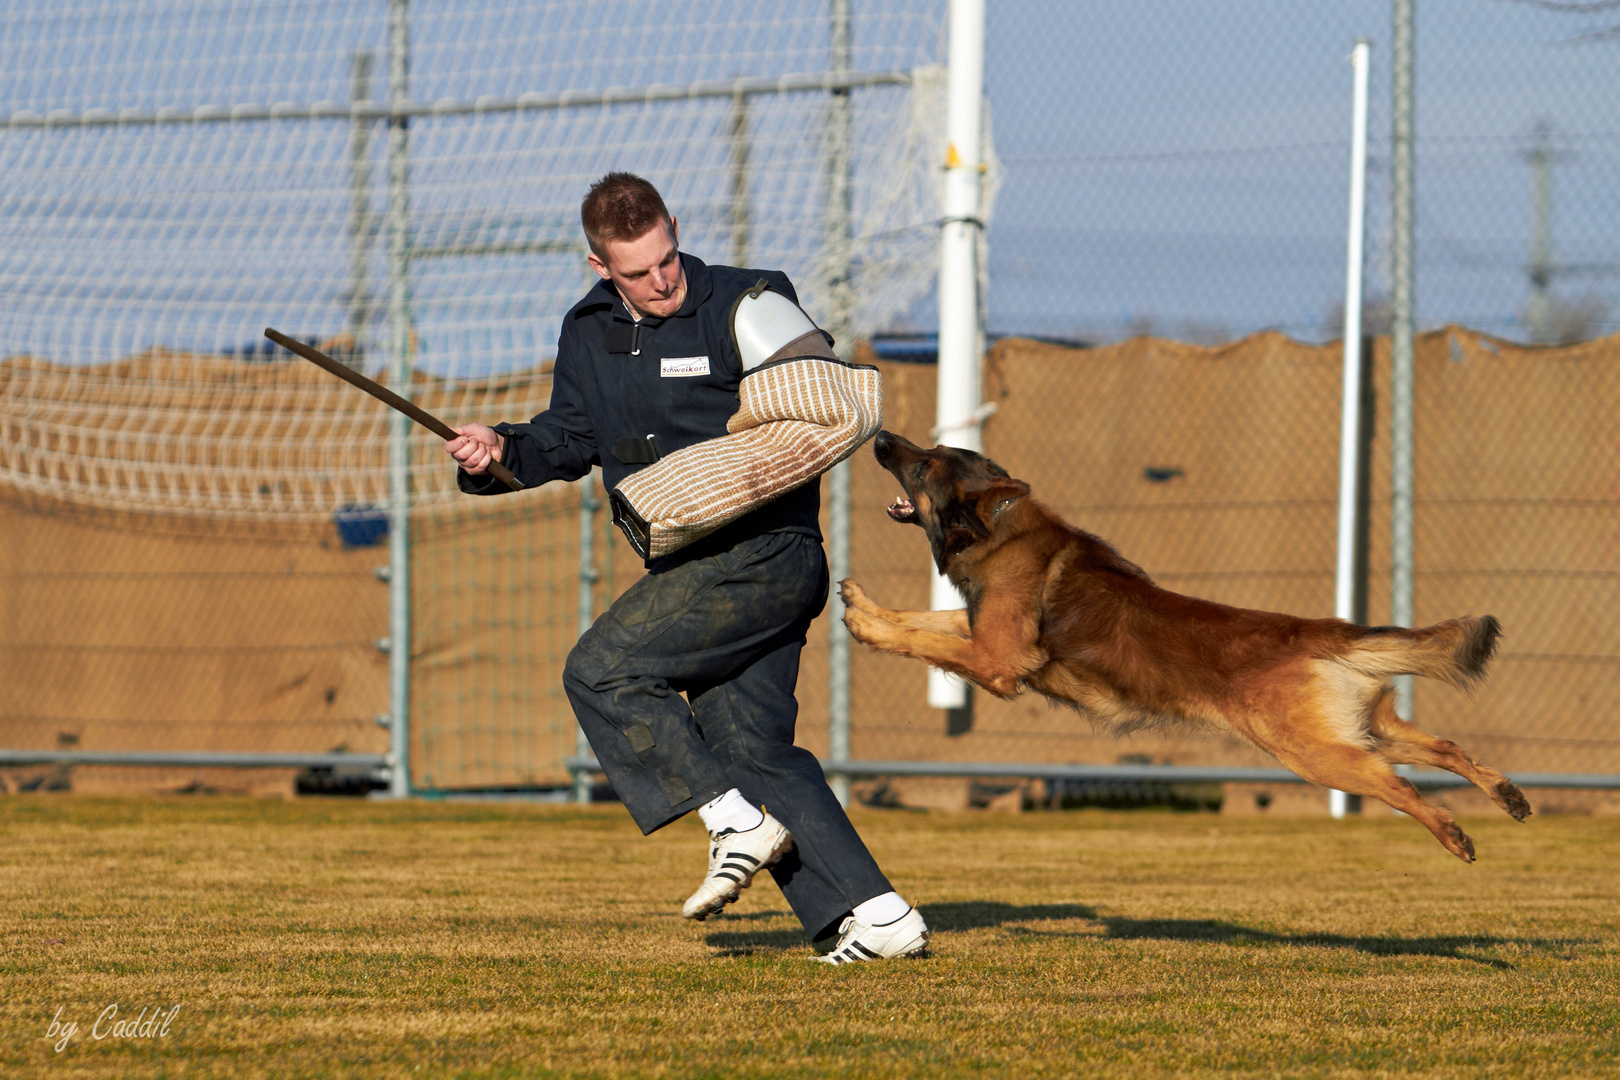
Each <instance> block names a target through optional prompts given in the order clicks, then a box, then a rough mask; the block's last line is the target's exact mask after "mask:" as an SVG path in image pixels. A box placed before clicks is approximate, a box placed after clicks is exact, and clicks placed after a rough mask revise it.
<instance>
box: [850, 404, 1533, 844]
mask: <svg viewBox="0 0 1620 1080" xmlns="http://www.w3.org/2000/svg"><path fill="white" fill-rule="evenodd" d="M874 447H875V450H876V453H877V458H878V462H879V463H880V464H881V465H883V466H884V468H886V469H888V470H889V471H890V472H891V473H893V474H894V475H895V477H896V478H897V479H898V480H899V481H900V483H901V485H902V486H903V487H904V489H905V492H906V500H908V501H909V502H910V504H911V505H910V507H907V506H906V505H905V503H897V504H896V505H895V506H894V507H891V508H890V515H891V516H893V517H896V518H897V520H904V521H909V522H912V523H915V524H918V525H921V526H922V527H923V529H924V530H925V531H926V532H927V534H928V539H929V543H930V546H931V547H932V549H933V552H934V559H935V561H936V563H937V564H938V565H939V568H940V571H941V572H942V573H944V574H945V575H946V576H948V577H949V578H950V580H951V583H952V584H954V585H955V586H956V587H957V589H959V590H960V591H961V593H962V595H963V596H964V597H966V599H967V602H968V608H967V611H966V612H960V611H957V612H917V611H891V610H889V609H887V608H883V607H879V606H878V605H876V604H874V603H873V602H872V601H871V600H869V599H868V598H867V596H866V594H865V592H864V591H862V589H861V587H860V586H859V585H857V584H856V583H855V582H853V581H844V582H841V583H840V590H841V592H842V595H843V598H844V603H845V605H846V611H845V614H844V623H845V625H846V626H848V627H849V631H850V633H851V634H853V635H854V636H855V638H856V639H857V640H859V641H863V642H865V643H866V644H868V645H871V646H873V647H874V648H878V649H882V650H884V651H887V652H895V653H899V654H901V655H903V656H913V657H916V658H917V659H919V660H925V661H927V662H928V663H930V664H932V665H934V666H935V667H939V668H944V669H945V670H948V671H954V672H956V673H957V674H959V675H961V676H963V677H964V678H967V679H969V680H971V681H972V682H974V683H975V684H976V685H978V686H981V687H983V688H984V689H986V690H988V691H989V692H990V693H992V694H995V695H997V696H998V697H1012V696H1013V695H1015V694H1017V693H1019V692H1020V691H1021V689H1022V688H1023V687H1026V686H1027V687H1031V688H1033V689H1035V690H1038V691H1039V692H1040V693H1042V694H1044V695H1046V696H1047V697H1049V698H1052V699H1055V700H1057V701H1060V702H1064V703H1066V704H1069V705H1072V706H1075V707H1076V708H1078V709H1080V710H1082V711H1084V712H1085V713H1087V714H1089V715H1090V716H1092V717H1093V718H1095V719H1096V720H1098V721H1099V722H1101V723H1103V724H1105V725H1107V726H1109V727H1111V728H1113V729H1114V730H1116V731H1125V730H1130V729H1132V728H1138V727H1143V726H1146V725H1150V724H1154V723H1158V722H1162V721H1192V722H1194V723H1201V724H1205V725H1208V726H1211V727H1218V728H1228V729H1230V730H1232V731H1235V732H1237V733H1238V734H1240V735H1242V736H1244V737H1245V738H1247V739H1249V740H1250V741H1251V742H1253V743H1254V744H1255V745H1256V746H1259V747H1260V748H1261V749H1263V750H1265V751H1267V752H1268V753H1270V754H1272V755H1273V756H1275V757H1276V758H1277V759H1278V760H1279V761H1281V762H1282V763H1283V764H1284V765H1286V766H1288V768H1290V769H1292V770H1293V771H1294V772H1296V773H1298V774H1299V775H1300V776H1302V777H1304V778H1305V779H1307V780H1309V781H1311V782H1313V783H1317V784H1321V785H1323V786H1325V787H1332V788H1337V789H1339V790H1340V791H1347V792H1351V793H1352V794H1356V795H1365V796H1371V797H1372V798H1375V799H1379V800H1382V801H1383V802H1385V803H1388V804H1389V805H1390V806H1392V807H1394V808H1395V809H1397V810H1400V811H1402V812H1403V813H1406V814H1409V815H1411V816H1412V817H1414V818H1416V819H1418V820H1419V821H1421V822H1422V823H1423V824H1424V825H1425V826H1427V827H1428V829H1429V831H1430V832H1432V833H1434V835H1435V836H1436V837H1437V838H1438V839H1439V841H1440V843H1441V844H1443V845H1445V847H1446V849H1447V850H1448V851H1450V852H1452V853H1453V854H1454V855H1456V856H1458V857H1459V858H1461V859H1463V860H1465V861H1469V862H1472V861H1473V858H1474V845H1473V841H1471V840H1469V838H1468V837H1467V836H1466V835H1465V834H1464V833H1463V831H1462V830H1461V829H1459V828H1458V827H1457V824H1456V822H1455V820H1453V818H1452V815H1451V814H1450V813H1449V812H1447V811H1446V810H1443V809H1441V808H1439V807H1437V806H1433V805H1431V804H1430V803H1428V802H1425V801H1424V800H1423V799H1422V798H1421V797H1420V796H1419V795H1418V793H1417V790H1416V789H1415V788H1414V787H1413V786H1412V785H1411V784H1410V783H1409V782H1407V781H1406V780H1404V779H1402V778H1401V777H1400V776H1397V775H1396V774H1395V772H1394V770H1393V769H1392V768H1391V766H1392V765H1397V764H1413V765H1426V766H1431V767H1434V768H1440V769H1447V770H1450V771H1451V772H1454V773H1456V774H1457V775H1459V776H1462V777H1465V778H1467V779H1468V780H1469V781H1471V782H1472V783H1474V784H1475V785H1477V786H1478V787H1479V788H1480V789H1481V790H1483V791H1484V792H1485V793H1486V794H1487V795H1489V796H1490V797H1491V798H1492V799H1493V800H1494V801H1495V802H1496V803H1497V805H1499V806H1501V807H1502V809H1504V810H1506V811H1507V812H1508V813H1509V814H1511V815H1513V817H1514V818H1515V819H1517V820H1519V821H1523V820H1524V819H1525V817H1526V816H1528V815H1529V813H1530V805H1529V803H1527V802H1526V801H1525V798H1524V796H1523V795H1522V794H1521V793H1520V792H1519V789H1518V788H1516V787H1514V786H1513V784H1512V783H1510V782H1509V781H1508V779H1507V778H1506V777H1505V776H1503V775H1502V774H1501V773H1499V772H1496V771H1495V770H1494V769H1488V768H1485V767H1484V766H1482V765H1479V764H1477V763H1476V762H1475V761H1474V760H1473V759H1472V758H1470V757H1469V756H1468V755H1467V754H1465V753H1463V751H1462V750H1461V749H1460V748H1459V747H1458V746H1457V745H1456V744H1455V743H1451V742H1448V741H1446V740H1445V739H1439V738H1435V737H1434V736H1432V735H1427V734H1425V733H1424V732H1422V731H1419V730H1418V729H1417V728H1415V727H1413V726H1412V725H1411V724H1408V723H1406V722H1405V721H1403V720H1401V719H1400V717H1398V716H1397V715H1396V714H1395V706H1394V696H1393V693H1392V691H1391V690H1390V688H1389V687H1388V686H1387V685H1386V683H1385V680H1386V679H1387V678H1388V677H1390V676H1392V675H1399V674H1413V675H1427V676H1430V677H1433V678H1438V679H1442V680H1444V681H1446V682H1449V683H1451V684H1452V685H1453V686H1457V687H1459V688H1462V689H1468V688H1470V687H1472V686H1473V685H1475V684H1476V683H1477V682H1478V681H1479V680H1480V679H1481V678H1482V677H1483V676H1484V672H1485V665H1486V662H1487V661H1488V660H1489V659H1490V657H1491V653H1492V651H1493V650H1494V649H1495V647H1496V638H1497V635H1498V634H1499V633H1500V626H1499V625H1498V624H1497V621H1496V620H1495V619H1494V618H1492V617H1491V616H1489V615H1486V616H1482V617H1473V616H1469V617H1465V618H1461V619H1450V620H1447V621H1446V622H1442V623H1436V624H1435V625H1433V626H1427V627H1422V628H1419V629H1404V628H1400V627H1393V626H1380V627H1365V626H1356V625H1354V624H1352V623H1348V622H1344V621H1342V620H1339V619H1304V618H1299V617H1297V616H1293V615H1280V614H1275V613H1272V612H1265V611H1251V610H1248V609H1245V608H1235V607H1229V606H1227V605H1225V604H1217V603H1214V602H1212V601H1209V600H1200V599H1198V598H1196V597H1191V596H1182V595H1179V594H1177V593H1173V592H1169V591H1167V590H1165V589H1161V588H1159V587H1158V586H1157V585H1155V584H1154V583H1153V581H1152V580H1151V579H1150V578H1149V577H1148V575H1147V574H1145V573H1143V571H1142V570H1141V568H1140V567H1138V566H1136V565H1134V564H1133V563H1131V562H1129V561H1127V560H1126V559H1125V558H1124V557H1122V556H1121V555H1120V554H1119V553H1118V552H1117V551H1115V550H1114V549H1113V548H1112V547H1110V546H1109V545H1108V544H1107V543H1105V542H1104V541H1102V540H1100V539H1098V538H1097V537H1095V536H1093V535H1091V534H1090V533H1087V532H1083V531H1081V530H1080V529H1076V528H1074V527H1073V526H1070V525H1068V524H1066V523H1065V522H1064V521H1063V520H1062V519H1061V518H1059V517H1058V516H1057V514H1055V513H1053V512H1052V511H1051V510H1050V509H1048V508H1047V507H1046V506H1044V505H1042V504H1041V503H1040V502H1038V501H1036V500H1035V499H1034V498H1032V497H1031V496H1030V495H1029V485H1027V484H1025V483H1024V482H1023V481H1021V480H1015V479H1012V478H1011V477H1009V476H1008V475H1007V473H1006V472H1005V471H1004V470H1003V469H1001V468H1000V467H999V466H997V465H996V464H995V463H994V462H992V461H990V460H989V459H987V458H985V457H982V456H980V455H978V454H975V453H972V452H971V451H966V450H958V449H955V448H952V447H946V446H940V447H935V448H934V449H932V450H923V449H922V448H920V447H917V446H914V445H912V444H911V443H909V442H907V441H906V440H905V439H902V438H900V437H899V436H898V435H894V434H892V433H891V432H887V431H884V432H879V433H878V436H877V439H876V440H875V443H874Z"/></svg>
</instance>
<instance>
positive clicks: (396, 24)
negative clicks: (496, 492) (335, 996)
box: [388, 0, 411, 798]
mask: <svg viewBox="0 0 1620 1080" xmlns="http://www.w3.org/2000/svg"><path fill="white" fill-rule="evenodd" d="M409 49H410V9H409V0H389V3H388V101H389V103H390V104H400V103H403V102H406V101H409V100H410V53H409ZM409 223H410V142H409V134H408V130H407V128H406V125H405V118H404V117H402V116H396V117H393V118H391V119H390V121H389V124H388V385H389V388H390V389H392V390H393V391H394V392H395V393H396V394H399V395H400V396H401V397H409V396H410V394H411V381H410V374H411V361H410V355H409V352H410V312H409V309H408V306H407V305H408V301H409V284H410V237H409V235H408V234H407V229H408V228H409ZM410 434H411V421H410V418H409V417H407V416H405V415H404V414H402V413H397V412H396V413H392V414H391V424H390V427H389V432H388V569H389V573H388V688H389V698H390V711H391V712H392V714H393V723H392V725H391V727H390V737H389V749H388V756H389V774H388V775H389V780H388V791H389V794H390V795H392V796H394V797H395V798H404V797H406V796H408V795H409V794H410V793H411V767H410V728H409V724H410V699H411V554H410V520H411V519H410V498H411V458H410Z"/></svg>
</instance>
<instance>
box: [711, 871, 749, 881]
mask: <svg viewBox="0 0 1620 1080" xmlns="http://www.w3.org/2000/svg"><path fill="white" fill-rule="evenodd" d="M714 876H715V877H723V878H725V879H726V880H727V881H741V880H742V878H740V877H738V876H737V875H736V874H731V873H727V872H726V871H724V870H716V871H715V872H714Z"/></svg>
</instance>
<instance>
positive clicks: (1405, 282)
mask: <svg viewBox="0 0 1620 1080" xmlns="http://www.w3.org/2000/svg"><path fill="white" fill-rule="evenodd" d="M1413 3H1414V0H1394V5H1395V7H1394V12H1395V28H1394V29H1395V34H1394V38H1395V56H1394V68H1395V86H1394V114H1395V123H1394V129H1395V130H1394V143H1395V145H1394V161H1393V176H1392V185H1391V187H1392V201H1393V203H1394V205H1393V207H1392V208H1391V209H1392V214H1391V218H1392V222H1391V224H1392V229H1391V232H1392V234H1393V235H1392V237H1391V245H1390V246H1391V252H1390V254H1391V260H1390V262H1391V270H1392V273H1391V277H1392V281H1391V283H1390V361H1391V364H1390V366H1391V385H1390V420H1389V437H1390V514H1389V517H1390V553H1389V554H1390V605H1389V621H1390V622H1391V623H1393V624H1394V625H1396V626H1411V625H1412V573H1413V568H1412V548H1413V544H1412V528H1413V523H1412V360H1413V356H1412V352H1413V342H1412V338H1413V332H1414V331H1413V322H1414V308H1415V302H1414V297H1413V285H1414V282H1413V271H1414V264H1413V261H1412V255H1413V252H1412V234H1413V228H1412V221H1413V214H1412V211H1413V198H1414V194H1415V192H1414V190H1413V183H1412V181H1413V174H1412V136H1413V131H1412V75H1413V70H1412V69H1413V63H1412V53H1413V46H1412V31H1413V17H1412V7H1413ZM1395 711H1396V712H1397V713H1399V714H1400V717H1401V719H1403V720H1410V719H1412V676H1410V675H1397V676H1396V677H1395Z"/></svg>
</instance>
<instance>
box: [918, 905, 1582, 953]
mask: <svg viewBox="0 0 1620 1080" xmlns="http://www.w3.org/2000/svg"><path fill="white" fill-rule="evenodd" d="M920 910H921V911H922V913H923V917H924V918H926V919H927V920H928V925H929V926H930V927H932V928H933V929H934V930H936V931H946V932H949V931H952V930H975V929H980V928H983V927H995V926H1005V925H1007V924H1009V923H1034V922H1056V921H1061V920H1066V919H1085V920H1086V921H1088V922H1091V923H1094V924H1095V925H1097V926H1098V927H1100V928H1101V930H1102V933H1101V934H1097V933H1094V932H1070V931H1061V930H1040V929H1035V928H1030V927H1023V926H1020V927H1018V928H1017V930H1018V932H1019V933H1022V934H1025V935H1028V936H1031V937H1103V938H1112V939H1115V940H1122V941H1133V940H1142V939H1151V940H1156V941H1207V942H1213V943H1216V944H1222V945H1256V946H1271V945H1297V946H1321V947H1327V948H1334V949H1354V950H1356V951H1357V952H1363V953H1369V954H1371V955H1374V956H1440V957H1448V958H1450V959H1453V960H1466V961H1469V962H1470V963H1475V964H1482V965H1484V966H1486V967H1493V968H1498V969H1505V970H1512V969H1514V967H1515V965H1513V964H1510V963H1508V962H1507V961H1506V960H1499V959H1496V958H1494V957H1489V956H1479V955H1471V954H1470V953H1469V952H1465V951H1464V950H1480V949H1491V948H1495V947H1497V946H1502V945H1515V946H1519V947H1522V948H1529V949H1536V950H1542V951H1549V952H1550V951H1558V950H1563V949H1567V948H1569V947H1571V946H1573V945H1580V944H1590V941H1587V940H1585V939H1579V938H1521V937H1495V936H1493V935H1489V934H1454V935H1436V936H1432V937H1410V938H1408V937H1395V936H1368V935H1361V936H1351V935H1345V934H1319V933H1300V934H1278V933H1273V932H1272V931H1270V930H1258V929H1255V928H1254V927H1249V926H1240V925H1238V924H1237V923H1229V922H1224V921H1222V920H1220V919H1128V918H1125V917H1124V916H1120V915H1101V914H1098V912H1097V911H1096V909H1095V908H1091V907H1088V906H1086V905H1084V904H1031V905H1028V906H1025V907H1020V906H1018V905H1015V904H1003V903H999V902H996V901H967V902H960V903H946V904H923V905H921V907H920Z"/></svg>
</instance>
